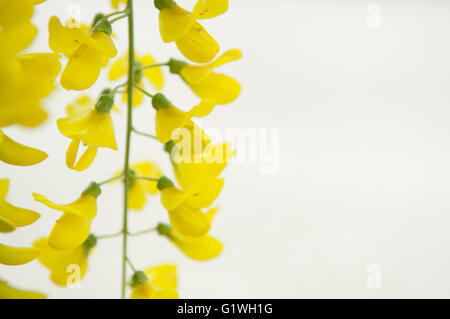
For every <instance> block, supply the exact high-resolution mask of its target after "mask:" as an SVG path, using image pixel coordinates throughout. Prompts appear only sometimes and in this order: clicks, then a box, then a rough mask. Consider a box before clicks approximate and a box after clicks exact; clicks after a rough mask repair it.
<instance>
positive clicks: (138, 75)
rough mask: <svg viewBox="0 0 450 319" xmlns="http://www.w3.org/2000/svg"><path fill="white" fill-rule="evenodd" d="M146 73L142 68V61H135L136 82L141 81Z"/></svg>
mask: <svg viewBox="0 0 450 319" xmlns="http://www.w3.org/2000/svg"><path fill="white" fill-rule="evenodd" d="M143 75H144V71H143V70H142V63H140V62H138V61H135V62H134V82H136V83H139V82H141V79H142V76H143Z"/></svg>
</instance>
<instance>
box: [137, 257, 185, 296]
mask: <svg viewBox="0 0 450 319" xmlns="http://www.w3.org/2000/svg"><path fill="white" fill-rule="evenodd" d="M133 286H134V287H133V291H132V292H131V296H130V298H131V299H178V298H179V295H178V293H177V290H176V289H177V268H176V266H174V265H168V264H164V265H160V266H156V267H153V268H150V269H148V270H146V271H145V272H144V273H143V272H137V274H136V273H135V275H134V276H133Z"/></svg>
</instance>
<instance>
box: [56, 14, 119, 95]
mask: <svg viewBox="0 0 450 319" xmlns="http://www.w3.org/2000/svg"><path fill="white" fill-rule="evenodd" d="M49 33H50V37H49V46H50V48H51V49H52V50H53V51H55V52H58V53H63V54H64V55H65V56H67V57H68V58H69V62H68V63H67V65H66V68H65V69H64V71H63V73H62V74H61V85H62V86H63V87H64V88H65V89H67V90H85V89H87V88H89V87H90V86H91V85H92V84H94V83H95V81H97V78H98V76H99V74H100V70H101V68H102V67H104V66H106V63H105V61H107V58H112V57H115V56H116V54H117V50H116V47H115V46H114V43H113V42H112V40H111V37H110V36H109V34H107V33H106V32H103V31H93V30H90V32H89V28H88V27H86V26H80V27H79V28H70V27H64V26H63V25H62V24H61V22H60V21H59V19H58V18H57V17H55V16H53V17H51V18H50V22H49Z"/></svg>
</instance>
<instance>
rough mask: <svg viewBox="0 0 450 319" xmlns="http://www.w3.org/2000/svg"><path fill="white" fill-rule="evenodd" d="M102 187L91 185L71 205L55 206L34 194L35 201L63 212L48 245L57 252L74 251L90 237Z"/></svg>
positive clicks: (41, 196) (43, 197)
mask: <svg viewBox="0 0 450 319" xmlns="http://www.w3.org/2000/svg"><path fill="white" fill-rule="evenodd" d="M100 193H101V190H100V186H99V185H98V184H96V183H91V185H89V187H88V188H87V189H86V190H85V191H84V192H83V193H82V194H81V196H80V198H78V199H77V200H76V201H74V202H73V203H70V204H55V203H53V202H51V201H50V200H48V199H47V198H46V197H45V196H43V195H40V194H36V193H33V196H34V199H35V200H36V201H38V202H40V203H42V204H44V205H46V206H47V207H50V208H53V209H55V210H58V211H61V212H63V215H62V216H61V218H60V219H58V221H57V222H56V224H55V226H53V229H52V231H51V233H50V236H49V237H48V244H49V246H50V247H52V248H53V249H56V250H73V249H75V248H77V247H79V246H80V245H81V244H83V242H85V240H86V239H87V238H88V236H89V230H90V228H91V223H92V220H93V219H94V217H95V216H96V215H97V197H98V196H99V195H100Z"/></svg>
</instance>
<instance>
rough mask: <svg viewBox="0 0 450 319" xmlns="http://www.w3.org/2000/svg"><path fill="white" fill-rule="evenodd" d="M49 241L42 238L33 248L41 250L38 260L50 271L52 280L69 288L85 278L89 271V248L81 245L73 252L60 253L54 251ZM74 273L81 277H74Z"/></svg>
mask: <svg viewBox="0 0 450 319" xmlns="http://www.w3.org/2000/svg"><path fill="white" fill-rule="evenodd" d="M48 241H49V240H47V238H40V239H38V240H36V241H35V242H34V245H33V246H34V247H35V248H37V249H39V250H40V252H41V253H40V254H39V257H38V260H39V262H40V263H41V264H42V265H44V266H45V267H46V268H48V269H49V270H50V279H51V280H52V281H53V282H54V283H55V284H57V285H59V286H67V285H68V284H74V283H75V282H77V280H78V279H81V278H83V277H84V275H85V274H86V271H87V266H88V262H87V258H88V254H89V248H88V247H86V246H85V245H80V246H78V247H76V248H75V249H72V250H67V251H60V250H55V249H53V248H52V247H51V246H50V245H49V242H48ZM72 265H74V266H72ZM72 267H76V269H75V268H72ZM78 267H79V268H78ZM78 271H79V272H78ZM74 272H78V274H79V276H73V274H74Z"/></svg>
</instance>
